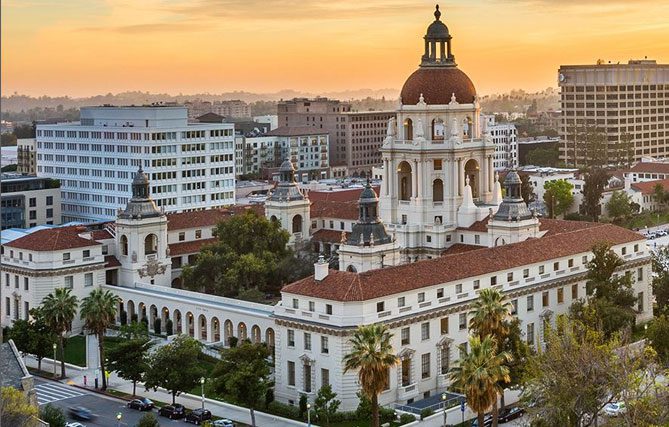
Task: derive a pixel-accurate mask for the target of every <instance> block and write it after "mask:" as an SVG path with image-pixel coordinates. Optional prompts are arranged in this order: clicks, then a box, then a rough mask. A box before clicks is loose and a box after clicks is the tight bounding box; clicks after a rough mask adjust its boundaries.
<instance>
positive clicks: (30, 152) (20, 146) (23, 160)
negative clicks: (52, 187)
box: [16, 138, 37, 175]
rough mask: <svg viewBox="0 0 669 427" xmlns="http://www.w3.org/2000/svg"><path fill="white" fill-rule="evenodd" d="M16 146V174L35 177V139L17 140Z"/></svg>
mask: <svg viewBox="0 0 669 427" xmlns="http://www.w3.org/2000/svg"><path fill="white" fill-rule="evenodd" d="M16 145H17V148H16V159H17V161H16V163H17V165H16V172H17V173H20V174H23V175H37V157H35V138H22V139H19V140H18V141H17V142H16Z"/></svg>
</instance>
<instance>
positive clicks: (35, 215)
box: [30, 211, 37, 219]
mask: <svg viewBox="0 0 669 427" xmlns="http://www.w3.org/2000/svg"><path fill="white" fill-rule="evenodd" d="M30 219H37V211H30Z"/></svg>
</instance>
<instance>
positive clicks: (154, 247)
mask: <svg viewBox="0 0 669 427" xmlns="http://www.w3.org/2000/svg"><path fill="white" fill-rule="evenodd" d="M156 252H158V237H156V235H155V234H149V235H148V236H146V238H145V239H144V255H150V254H155V253H156Z"/></svg>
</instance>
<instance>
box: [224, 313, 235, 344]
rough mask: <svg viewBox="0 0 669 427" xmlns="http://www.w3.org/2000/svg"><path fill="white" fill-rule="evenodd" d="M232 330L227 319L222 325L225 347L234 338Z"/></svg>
mask: <svg viewBox="0 0 669 427" xmlns="http://www.w3.org/2000/svg"><path fill="white" fill-rule="evenodd" d="M232 328H233V326H232V321H231V320H230V319H227V320H226V321H225V323H224V324H223V339H224V340H225V345H227V346H229V345H230V338H232V337H233V336H234V332H233V330H232Z"/></svg>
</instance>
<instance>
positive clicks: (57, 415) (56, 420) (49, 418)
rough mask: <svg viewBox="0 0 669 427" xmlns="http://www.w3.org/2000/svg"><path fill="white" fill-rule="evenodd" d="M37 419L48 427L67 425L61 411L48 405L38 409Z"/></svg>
mask: <svg viewBox="0 0 669 427" xmlns="http://www.w3.org/2000/svg"><path fill="white" fill-rule="evenodd" d="M39 418H40V420H42V421H44V422H46V423H48V424H49V427H65V425H66V424H67V418H65V414H63V410H62V409H60V408H59V407H57V406H53V405H52V404H50V403H48V404H47V405H46V406H44V407H43V408H42V409H40V411H39Z"/></svg>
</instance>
